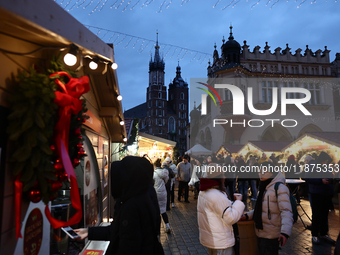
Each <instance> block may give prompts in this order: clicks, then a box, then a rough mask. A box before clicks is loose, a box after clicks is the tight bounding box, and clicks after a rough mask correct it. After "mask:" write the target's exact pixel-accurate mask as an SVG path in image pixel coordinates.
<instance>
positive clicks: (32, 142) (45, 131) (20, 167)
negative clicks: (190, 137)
mask: <svg viewBox="0 0 340 255" xmlns="http://www.w3.org/2000/svg"><path fill="white" fill-rule="evenodd" d="M58 71H65V72H68V73H69V74H70V75H71V76H72V77H76V76H75V73H72V72H70V71H68V70H66V69H65V67H64V65H63V62H62V61H61V57H60V56H59V57H53V58H52V59H51V61H50V63H49V68H48V69H47V70H46V71H45V72H41V71H39V68H38V67H36V66H32V67H31V68H30V70H29V71H25V70H24V71H22V72H21V73H19V74H18V76H17V83H16V84H14V90H13V93H12V94H11V95H10V98H9V101H10V103H11V105H12V106H11V113H10V115H9V116H8V121H9V125H8V128H7V132H8V134H9V139H10V140H11V141H12V145H13V154H12V156H11V159H10V161H11V162H12V163H13V174H14V175H15V176H17V175H18V174H20V181H21V182H22V183H23V192H27V191H29V190H30V189H31V188H32V187H37V188H38V189H39V190H40V191H41V198H42V200H43V202H44V203H45V204H47V203H48V202H49V201H50V200H51V197H55V196H56V192H52V183H53V182H55V181H58V177H57V175H56V170H55V168H54V162H55V160H56V155H55V154H54V152H53V150H52V149H51V145H53V144H54V140H53V130H54V126H55V124H56V123H57V121H58V119H59V116H58V106H57V105H56V104H55V103H54V101H53V100H54V99H55V97H56V96H55V91H56V90H57V89H58V88H57V85H56V84H55V82H54V80H55V79H57V78H58V79H60V80H61V81H62V82H64V83H67V80H65V77H59V76H55V77H53V78H49V76H50V75H51V74H53V73H55V72H58ZM66 79H67V78H66ZM84 111H86V107H85V102H84V103H83V110H82V111H81V112H80V113H79V114H78V115H77V116H72V118H71V125H70V142H69V148H71V150H70V151H72V155H70V158H71V160H72V157H73V158H75V157H76V156H77V155H76V151H74V147H76V145H77V144H78V143H79V142H81V141H82V140H81V139H80V137H79V135H78V136H74V135H73V134H71V132H73V131H74V129H75V128H76V127H81V123H82V120H83V118H84V117H83V116H82V114H83V112H84ZM83 132H84V130H82V133H83Z"/></svg>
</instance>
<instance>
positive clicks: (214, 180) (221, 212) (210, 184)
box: [197, 163, 245, 255]
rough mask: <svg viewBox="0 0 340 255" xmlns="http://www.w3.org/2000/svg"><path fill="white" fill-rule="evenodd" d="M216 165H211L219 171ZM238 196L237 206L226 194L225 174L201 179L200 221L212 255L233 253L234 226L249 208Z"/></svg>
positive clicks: (199, 198) (210, 175)
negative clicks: (246, 207)
mask: <svg viewBox="0 0 340 255" xmlns="http://www.w3.org/2000/svg"><path fill="white" fill-rule="evenodd" d="M216 165H217V164H215V163H211V164H209V167H215V169H216ZM210 169H211V168H210ZM234 197H235V202H234V203H233V202H232V201H230V200H229V198H228V195H227V193H226V188H225V186H224V176H223V172H222V173H221V172H218V171H216V172H214V173H207V178H201V180H200V193H199V195H198V202H197V218H198V226H199V233H200V242H201V244H202V245H203V246H205V247H207V248H208V251H209V255H232V254H233V246H234V245H235V237H234V231H233V226H232V225H233V224H235V223H236V222H238V221H239V219H240V218H241V216H242V214H243V210H244V207H245V205H244V204H243V202H242V195H240V194H238V195H236V194H234Z"/></svg>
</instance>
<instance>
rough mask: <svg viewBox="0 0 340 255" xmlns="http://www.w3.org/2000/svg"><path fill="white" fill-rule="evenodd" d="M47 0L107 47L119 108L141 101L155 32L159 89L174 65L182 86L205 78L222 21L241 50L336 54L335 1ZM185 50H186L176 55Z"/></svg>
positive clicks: (339, 41) (339, 28) (339, 47)
mask: <svg viewBox="0 0 340 255" xmlns="http://www.w3.org/2000/svg"><path fill="white" fill-rule="evenodd" d="M55 2H57V3H58V4H60V6H61V7H63V8H65V10H67V11H68V12H69V13H70V14H71V15H72V16H74V17H75V18H76V19H77V20H79V21H80V22H81V23H83V24H84V25H87V26H91V27H89V29H90V30H91V31H93V32H94V33H98V32H99V29H98V28H101V30H100V32H99V34H98V36H99V37H100V38H101V39H102V40H103V41H104V42H109V43H114V44H115V47H114V51H115V60H116V62H117V64H118V65H119V67H118V69H117V74H118V82H119V87H120V91H121V94H122V96H123V101H122V102H123V108H124V109H125V110H127V109H130V108H132V107H134V106H136V105H138V104H141V103H143V102H145V100H146V93H145V92H146V88H147V86H148V78H149V77H148V71H149V60H150V56H151V54H153V53H154V45H155V40H156V31H158V33H159V45H160V46H161V48H160V51H161V54H163V56H164V60H165V84H166V85H169V83H170V81H171V80H172V79H173V78H174V77H175V75H176V66H177V64H178V61H179V64H180V66H181V67H182V77H183V79H185V80H186V81H187V82H188V83H190V78H205V77H207V65H208V61H209V58H210V60H212V53H213V50H214V44H215V43H216V45H217V49H218V50H219V53H220V47H221V44H222V37H223V36H224V37H225V39H226V40H228V37H229V26H230V24H232V26H233V34H234V38H235V40H237V41H238V42H239V43H240V45H241V46H242V45H243V41H244V40H246V41H247V45H249V49H250V50H251V51H253V49H254V47H255V46H257V45H259V46H260V47H261V49H260V51H263V50H264V46H265V42H268V45H269V46H270V47H271V48H270V50H271V52H274V50H275V49H276V48H277V47H281V48H282V49H284V48H286V44H287V43H288V44H289V47H290V48H291V52H292V53H293V54H294V53H295V51H296V50H297V49H298V48H301V49H302V50H303V52H304V50H305V49H306V45H309V48H310V49H311V50H312V51H313V52H315V51H316V50H318V49H321V50H324V47H325V46H327V48H328V49H329V50H330V51H331V52H330V60H331V61H333V60H334V59H335V54H336V53H337V52H340V15H339V13H340V3H338V2H337V1H335V0H328V1H326V0H316V1H312V2H311V1H301V0H297V1H283V0H277V1H268V0H265V1H263V0H262V1H261V0H260V1H258V2H257V1H252V0H248V1H246V0H237V1H234V0H213V1H211V0H139V1H138V0H101V1H100V0H55ZM103 4H104V5H103ZM143 4H144V5H143ZM214 6H215V7H214ZM111 7H112V8H111ZM225 7H226V8H225ZM131 9H132V10H131ZM112 31H115V32H119V34H120V35H119V34H118V33H113V32H112ZM118 35H119V37H118ZM145 39H147V40H145ZM170 45H172V46H170ZM176 46H177V47H176ZM185 48H186V49H188V51H186V50H183V49H185ZM197 52H199V53H197ZM303 52H302V53H303ZM206 54H208V55H206Z"/></svg>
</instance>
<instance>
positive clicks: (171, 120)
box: [169, 117, 176, 133]
mask: <svg viewBox="0 0 340 255" xmlns="http://www.w3.org/2000/svg"><path fill="white" fill-rule="evenodd" d="M175 130H176V122H175V119H174V117H170V118H169V133H171V132H172V131H175Z"/></svg>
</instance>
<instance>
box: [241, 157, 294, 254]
mask: <svg viewBox="0 0 340 255" xmlns="http://www.w3.org/2000/svg"><path fill="white" fill-rule="evenodd" d="M270 166H273V165H272V163H271V162H263V163H262V164H261V165H260V167H261V168H260V169H261V171H260V173H259V177H260V185H259V194H258V197H257V200H256V204H255V209H254V210H252V211H250V212H247V213H245V214H244V215H243V216H242V218H241V220H247V219H253V220H254V222H255V233H256V235H257V237H258V249H259V254H261V255H276V254H278V253H279V246H280V244H281V246H284V245H285V244H286V242H287V240H288V238H289V236H290V235H291V234H292V228H293V212H292V205H291V201H290V191H289V189H288V187H287V186H286V185H284V183H285V177H284V176H283V174H282V173H281V172H275V171H270V170H269V167H270ZM276 183H279V184H276ZM275 186H276V187H277V190H275V189H276V188H275Z"/></svg>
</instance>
